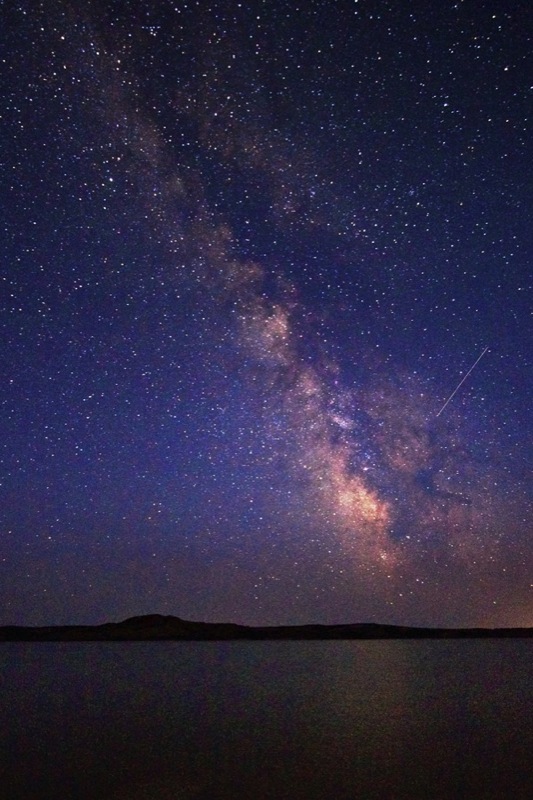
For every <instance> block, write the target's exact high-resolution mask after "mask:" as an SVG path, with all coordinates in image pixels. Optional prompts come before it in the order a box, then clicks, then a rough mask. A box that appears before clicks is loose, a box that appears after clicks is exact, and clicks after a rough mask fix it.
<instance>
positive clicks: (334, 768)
mask: <svg viewBox="0 0 533 800" xmlns="http://www.w3.org/2000/svg"><path fill="white" fill-rule="evenodd" d="M531 655H532V644H531V642H530V641H525V640H503V641H502V640H485V641H436V642H431V641H396V642H394V641H393V642H391V641H389V642H387V641H381V642H241V643H239V642H225V643H207V642H205V643H189V642H182V643H157V644H150V643H121V644H102V643H87V644H73V643H69V644H44V643H42V644H3V645H2V646H1V648H0V692H1V702H2V706H3V709H2V722H3V724H2V729H1V731H2V732H1V742H0V744H1V754H0V782H1V784H2V786H3V787H4V791H5V790H6V789H7V792H6V794H5V795H4V796H5V797H6V798H7V800H44V799H45V798H50V799H51V798H54V800H55V799H56V798H59V797H64V798H70V797H72V798H74V797H75V798H80V800H93V799H94V800H96V798H98V800H107V798H109V800H147V799H150V800H152V798H153V799H154V800H156V798H157V800H166V798H169V799H170V798H172V800H177V799H178V798H202V799H203V800H207V799H208V798H209V800H217V798H219V799H221V798H232V800H233V799H234V798H243V799H244V800H246V798H250V799H251V800H252V798H253V800H263V798H265V799H266V798H272V800H274V799H276V800H277V798H287V799H288V800H289V798H291V799H292V798H295V799H298V798H302V799H303V798H305V799H306V800H307V798H310V799H311V800H312V799H313V798H316V799H317V800H318V799H319V798H333V797H334V798H364V800H367V798H368V799H369V800H372V798H376V799H377V798H379V800H382V799H383V798H391V800H392V799H393V798H394V800H399V799H400V798H424V799H427V798H430V797H431V798H441V799H442V800H444V798H446V799H448V798H449V799H450V800H452V798H453V800H455V798H459V797H465V798H468V799H469V800H472V799H474V798H487V799H488V798H501V799H502V800H503V798H508V797H509V798H510V797H512V798H522V797H523V798H526V797H528V798H529V797H530V796H533V771H532V770H531V768H530V760H531V752H532V751H533V717H532V714H531V710H532V702H531V701H532V699H533V694H532V688H531V687H532V686H533V664H532V659H531Z"/></svg>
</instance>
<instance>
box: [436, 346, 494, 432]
mask: <svg viewBox="0 0 533 800" xmlns="http://www.w3.org/2000/svg"><path fill="white" fill-rule="evenodd" d="M488 349H489V348H488V347H485V349H484V350H483V352H482V353H481V355H480V356H479V357H478V358H477V359H476V361H474V363H473V364H472V366H471V367H470V369H469V370H468V372H467V373H466V375H465V376H464V378H462V380H461V381H459V383H458V384H457V386H456V387H455V389H454V390H453V392H452V393H451V395H450V396H449V397H448V399H447V400H446V402H445V403H444V405H443V406H442V408H441V410H440V411H439V413H438V414H437V417H440V415H441V414H442V412H443V411H444V409H445V408H446V406H447V405H448V403H449V402H450V400H451V399H452V397H454V396H455V395H456V394H457V392H458V391H459V389H460V388H461V386H462V385H463V383H464V382H465V381H466V379H467V378H468V376H469V375H470V373H471V372H472V370H473V369H474V367H476V366H477V364H479V362H480V361H481V359H482V358H483V356H484V355H485V353H486V352H487V350H488Z"/></svg>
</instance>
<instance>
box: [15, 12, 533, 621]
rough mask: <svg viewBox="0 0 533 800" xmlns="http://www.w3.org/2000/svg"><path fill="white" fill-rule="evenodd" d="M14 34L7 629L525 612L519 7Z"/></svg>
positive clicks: (210, 16)
mask: <svg viewBox="0 0 533 800" xmlns="http://www.w3.org/2000/svg"><path fill="white" fill-rule="evenodd" d="M2 17H3V19H2V25H1V33H0V40H1V50H0V57H1V72H2V81H1V87H2V88H1V91H2V102H1V104H0V112H1V117H2V119H1V128H0V130H1V134H0V136H1V148H0V154H1V165H0V187H1V190H0V191H1V194H2V199H1V203H0V208H1V215H2V224H1V231H2V263H1V292H2V295H1V305H0V308H1V315H0V354H1V376H2V379H1V384H0V410H1V416H0V425H1V440H0V468H1V474H0V478H1V486H0V612H1V613H0V624H28V625H31V624H47V623H48V624H55V623H57V624H62V623H99V622H103V621H105V620H118V619H122V618H125V617H127V616H132V615H134V614H145V613H162V614H175V615H177V616H181V617H184V618H188V619H197V620H206V621H219V620H227V621H234V622H240V623H248V624H278V623H290V624H293V623H303V622H323V623H340V622H364V621H376V622H390V623H398V624H414V625H419V624H429V625H474V624H482V625H533V597H532V595H533V588H532V584H533V541H532V533H533V530H532V528H533V525H532V522H531V519H532V515H531V510H532V491H531V483H530V477H529V470H530V468H531V441H532V438H533V437H532V430H531V388H530V387H531V364H532V346H531V342H532V326H531V295H530V289H531V280H530V279H531V269H530V267H531V255H532V230H533V226H532V225H531V187H532V186H533V174H532V168H531V167H532V163H533V159H532V158H531V148H530V147H529V143H530V135H531V131H530V129H529V128H528V112H529V110H530V102H531V101H530V89H531V80H532V69H531V67H532V64H531V60H530V50H531V42H530V41H528V38H529V37H528V25H529V24H530V23H531V7H530V4H529V2H526V1H525V0H524V1H523V2H521V0H515V2H505V1H504V0H494V2H491V1H490V0H456V1H454V0H439V2H429V0H409V2H404V0H359V1H357V0H352V1H351V2H347V1H346V2H344V1H339V2H335V0H333V2H331V3H326V2H323V1H322V0H321V1H320V2H318V1H317V0H315V1H310V0H306V2H305V3H303V2H302V3H301V4H299V3H296V2H288V1H286V2H281V0H279V1H278V2H274V1H273V2H270V1H265V2H260V1H259V0H252V2H242V3H240V2H229V0H228V2H219V3H209V2H207V0H206V2H203V1H202V0H200V1H199V2H173V1H172V0H168V2H166V1H165V2H163V0H160V1H159V2H157V3H153V2H147V0H144V1H143V0H141V1H140V2H134V3H128V2H113V1H112V0H111V1H109V0H106V2H101V3H98V2H83V3H81V2H79V3H71V2H62V1H61V0H44V1H43V2H21V3H17V2H13V3H6V4H5V5H4V6H3V7H2ZM487 348H488V349H487ZM476 361H477V363H476ZM474 365H475V366H474ZM473 366H474V368H473V369H472V371H471V372H470V374H468V375H467V373H468V372H469V370H470V368H471V367H473ZM463 378H465V380H464V382H463V383H462V384H461V385H460V386H459V388H458V390H457V392H456V393H455V394H454V395H453V397H452V398H451V399H450V402H449V403H447V405H446V406H445V403H446V401H447V400H448V399H449V398H450V396H451V395H452V393H453V392H454V390H455V389H456V387H457V386H458V385H459V383H460V382H461V381H462V380H463ZM444 406H445V407H444ZM443 407H444V408H443Z"/></svg>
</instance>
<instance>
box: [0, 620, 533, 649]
mask: <svg viewBox="0 0 533 800" xmlns="http://www.w3.org/2000/svg"><path fill="white" fill-rule="evenodd" d="M516 637H520V638H524V637H533V628H416V627H407V626H400V625H379V624H375V623H359V624H353V625H282V626H272V627H251V626H246V625H234V624H231V623H212V622H190V621H188V620H183V619H180V618H179V617H174V616H163V615H160V614H150V615H148V616H141V617H131V618H130V619H126V620H123V621H122V622H108V623H105V624H103V625H59V626H45V627H23V626H17V625H8V626H4V627H0V642H102V641H103V642H124V641H224V640H225V641H231V640H255V641H261V640H280V639H281V640H283V639H286V640H311V639H317V640H329V639H484V638H516Z"/></svg>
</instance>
